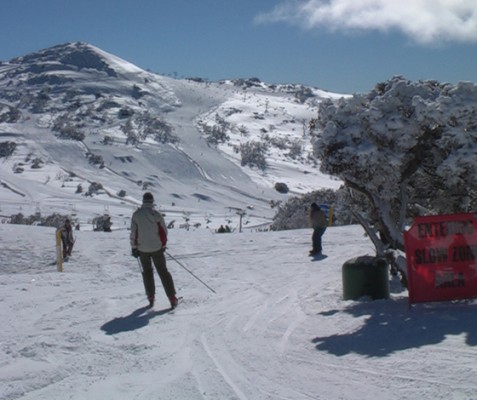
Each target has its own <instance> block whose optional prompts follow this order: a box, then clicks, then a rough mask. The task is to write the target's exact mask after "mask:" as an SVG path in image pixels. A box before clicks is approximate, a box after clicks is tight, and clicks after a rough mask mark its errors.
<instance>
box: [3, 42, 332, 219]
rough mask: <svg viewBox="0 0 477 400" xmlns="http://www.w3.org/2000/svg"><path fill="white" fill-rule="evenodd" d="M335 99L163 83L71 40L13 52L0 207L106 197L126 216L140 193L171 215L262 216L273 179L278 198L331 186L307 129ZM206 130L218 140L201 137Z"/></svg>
mask: <svg viewBox="0 0 477 400" xmlns="http://www.w3.org/2000/svg"><path fill="white" fill-rule="evenodd" d="M335 97H339V95H334V94H331V93H327V92H323V91H320V90H319V89H316V88H308V87H304V86H303V85H291V84H287V85H285V84H284V85H270V84H266V83H263V82H260V81H259V80H258V79H256V78H251V79H244V80H233V81H232V80H230V81H222V82H217V83H214V82H206V81H201V80H194V79H181V80H177V79H172V78H169V77H165V76H160V75H157V74H154V73H151V72H147V71H144V70H142V69H140V68H138V67H137V66H135V65H133V64H131V63H129V62H127V61H125V60H122V59H120V58H118V57H116V56H114V55H111V54H109V53H107V52H104V51H103V50H101V49H98V48H97V47H95V46H92V45H90V44H86V43H82V42H77V43H68V44H64V45H58V46H54V47H51V48H48V49H44V50H41V51H38V52H35V53H32V54H28V55H25V56H22V57H17V58H15V59H13V60H10V61H9V62H7V63H2V64H0V145H1V146H4V147H5V149H8V151H7V150H6V154H4V155H3V156H2V157H1V158H0V181H1V186H0V196H1V198H2V200H3V201H2V205H1V206H0V207H1V208H0V215H4V216H8V215H11V214H12V213H15V212H19V211H22V212H24V213H25V214H28V213H32V212H35V211H38V210H39V211H40V212H42V213H49V212H52V211H62V212H64V213H69V214H73V213H74V214H77V215H78V216H79V215H82V213H83V212H86V211H85V210H86V209H88V210H90V209H91V208H90V207H83V203H85V202H87V203H89V202H93V203H95V204H97V209H98V211H97V212H98V213H99V214H101V213H103V212H104V210H103V208H104V207H106V203H107V201H108V202H109V201H110V200H113V202H115V204H117V209H115V210H111V209H108V210H106V211H107V212H110V213H113V214H117V215H118V216H120V215H125V214H126V215H127V214H128V212H124V209H126V210H128V211H129V210H130V209H131V207H135V206H136V205H137V204H138V203H139V202H140V198H141V195H142V193H143V191H144V190H150V191H152V192H153V193H154V194H155V195H156V200H157V203H158V204H160V205H161V206H162V207H163V209H164V211H167V212H169V213H172V215H177V218H178V219H181V218H184V219H190V218H192V219H193V218H196V219H201V220H203V219H204V215H205V214H210V213H219V214H220V215H223V217H224V219H227V218H228V219H230V217H228V215H229V214H230V211H229V210H231V209H232V210H233V209H253V210H254V213H255V214H256V216H257V217H258V220H260V221H262V222H263V221H269V220H270V218H271V217H272V216H273V214H274V210H273V209H271V207H270V203H271V202H276V201H280V200H286V198H287V196H288V195H285V194H282V193H278V192H277V191H276V190H275V189H274V185H275V184H276V183H277V182H283V183H285V184H286V185H287V186H288V187H289V189H290V194H297V193H305V192H309V191H312V190H317V189H320V188H322V187H326V188H328V187H331V188H336V187H338V186H339V182H338V181H336V180H333V179H330V178H329V177H326V176H323V175H322V174H321V173H320V172H319V169H318V167H319V165H318V164H317V160H316V159H314V157H313V155H312V152H311V145H310V136H309V135H308V134H307V123H308V121H309V120H310V119H312V118H314V117H316V113H317V106H318V104H319V103H320V101H321V100H322V99H324V98H335ZM214 129H215V130H217V129H219V130H220V129H221V130H222V131H223V132H222V133H223V134H224V137H226V140H223V141H219V142H216V143H214V141H213V140H212V141H211V140H210V139H211V138H210V135H209V134H208V132H209V131H210V130H214ZM11 143H14V144H15V148H14V149H13V150H12V151H11V152H10V150H11V146H12V145H11ZM255 143H260V146H262V148H263V154H262V155H261V157H262V156H263V158H264V160H265V161H266V167H265V168H262V166H260V165H256V163H254V161H253V157H254V156H255V155H254V154H252V161H250V160H248V161H246V162H244V155H243V153H242V154H241V152H243V150H244V149H247V148H252V147H250V146H251V145H255ZM9 146H10V147H9ZM247 146H249V147H247ZM252 149H253V148H252ZM0 153H1V152H0ZM190 199H196V201H195V202H194V203H193V206H191V201H190ZM108 204H109V203H108ZM107 207H108V208H111V207H110V205H108V206H107ZM82 208H84V210H82ZM185 214H187V215H188V216H187V217H184V215H185ZM232 214H233V212H232ZM189 216H192V217H189ZM196 216H197V217H196ZM78 218H80V217H78ZM83 218H84V217H83ZM86 218H87V219H90V218H91V215H89V216H87V217H86Z"/></svg>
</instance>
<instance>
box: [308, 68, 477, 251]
mask: <svg viewBox="0 0 477 400" xmlns="http://www.w3.org/2000/svg"><path fill="white" fill-rule="evenodd" d="M476 105H477V85H475V84H473V83H459V84H457V85H450V84H441V83H438V82H436V81H424V82H422V81H420V82H410V81H408V80H406V79H404V78H402V77H394V78H393V79H391V80H389V81H387V82H384V83H380V84H378V85H376V87H375V89H374V90H372V91H371V92H370V93H368V94H356V95H354V96H352V97H348V98H342V99H341V100H339V101H338V102H332V101H324V102H323V103H322V104H321V105H320V108H319V112H318V118H317V119H316V120H315V121H313V124H312V125H314V126H315V128H314V130H313V132H312V133H313V135H314V152H315V155H316V156H317V157H318V158H319V159H321V171H322V172H325V173H328V174H331V175H335V176H338V177H340V178H341V179H342V180H343V182H344V184H345V185H346V187H347V189H348V193H349V206H350V207H351V208H352V209H353V213H354V214H355V216H356V218H357V219H358V221H359V222H360V224H361V225H363V227H364V228H365V230H366V231H367V233H368V234H369V236H370V238H371V240H372V241H373V243H374V245H375V246H376V250H377V255H378V256H385V255H388V254H389V253H390V252H392V249H395V250H401V251H402V250H404V239H403V235H402V233H403V231H404V230H405V228H406V225H407V224H409V223H410V222H411V220H412V217H414V216H416V215H426V214H447V213H453V212H468V211H471V210H475V205H476V199H477V106H476ZM390 249H391V251H388V250H390Z"/></svg>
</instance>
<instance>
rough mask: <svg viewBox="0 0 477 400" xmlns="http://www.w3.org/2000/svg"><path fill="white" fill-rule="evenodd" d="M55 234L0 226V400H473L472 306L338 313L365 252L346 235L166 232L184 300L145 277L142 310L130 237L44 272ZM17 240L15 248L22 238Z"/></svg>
mask: <svg viewBox="0 0 477 400" xmlns="http://www.w3.org/2000/svg"><path fill="white" fill-rule="evenodd" d="M54 233H55V230H54V229H53V228H47V227H34V226H33V227H32V226H18V225H7V224H0V265H1V268H0V278H1V279H0V291H1V296H0V319H1V321H2V329H1V330H0V398H1V399H2V400H14V399H22V400H64V399H71V400H85V399H89V400H131V399H137V400H157V399H160V400H209V399H210V400H223V399H230V400H236V399H237V400H276V399H281V400H311V399H313V400H356V399H381V400H403V399H407V400H414V399H426V400H430V399H432V400H437V399H439V400H448V399H456V400H457V399H459V400H475V399H476V398H477V383H476V379H475V376H476V372H477V371H476V363H475V358H476V357H477V335H476V332H477V320H476V318H475V312H476V310H475V307H476V304H475V301H473V302H469V303H465V302H456V303H438V304H418V305H415V306H413V308H412V309H409V307H408V300H407V292H406V291H402V288H401V286H400V284H399V282H398V279H397V278H394V280H391V298H390V299H389V300H376V301H372V302H371V301H366V300H363V301H343V298H342V286H341V266H342V264H343V262H344V261H346V260H347V259H349V258H352V257H355V256H358V255H363V254H366V253H368V254H373V247H372V245H371V242H370V241H369V239H368V238H367V237H365V236H364V235H363V231H362V229H361V228H360V227H358V226H343V227H332V228H329V229H328V231H327V232H326V233H325V236H324V240H323V244H324V253H325V254H326V255H327V257H326V258H324V259H321V260H314V261H313V260H310V258H309V257H308V256H307V254H308V249H309V248H310V236H311V232H310V230H307V229H305V230H290V231H281V232H243V233H241V234H240V233H232V234H215V233H212V232H210V231H207V230H205V229H199V230H195V231H189V232H187V231H186V230H184V229H173V230H171V231H170V235H169V250H168V252H170V254H172V255H173V256H174V257H175V258H176V259H177V260H178V261H179V262H180V263H182V264H183V265H184V266H186V267H187V268H188V269H189V270H191V271H192V272H193V273H194V274H195V275H196V276H198V277H199V278H200V279H201V280H202V281H203V282H205V283H206V284H207V285H209V286H210V287H211V288H213V289H214V290H215V292H216V293H215V294H214V293H212V292H211V291H210V290H209V289H207V287H205V286H204V285H203V284H201V283H200V282H199V281H197V280H196V279H195V278H194V277H192V276H191V275H190V274H189V273H188V272H187V271H186V270H184V269H183V268H182V267H181V266H179V265H178V264H177V263H176V261H174V260H172V259H170V258H168V266H169V269H170V271H171V273H172V275H173V277H174V279H175V284H176V288H177V290H178V294H179V295H181V296H183V298H184V301H183V303H182V304H181V305H180V306H179V308H178V309H177V310H176V311H175V312H174V314H170V313H167V312H166V311H165V308H167V307H168V301H167V298H166V296H165V294H164V293H163V290H162V288H161V286H160V283H159V279H158V278H157V274H156V282H157V283H158V285H159V286H158V288H157V301H156V305H155V306H154V309H151V310H148V309H146V308H145V307H144V306H145V305H146V304H147V301H146V297H145V295H144V289H143V285H142V281H141V275H140V271H139V267H138V265H137V262H136V260H135V259H134V258H132V257H131V256H130V253H129V243H128V233H127V232H126V231H120V230H116V231H113V232H112V233H103V232H88V231H80V232H77V242H76V245H75V249H74V251H73V256H72V258H71V260H70V261H69V262H68V263H66V264H65V266H64V272H63V273H59V272H57V271H56V267H55V265H52V261H53V260H54V247H53V243H54ZM18 238H22V240H18Z"/></svg>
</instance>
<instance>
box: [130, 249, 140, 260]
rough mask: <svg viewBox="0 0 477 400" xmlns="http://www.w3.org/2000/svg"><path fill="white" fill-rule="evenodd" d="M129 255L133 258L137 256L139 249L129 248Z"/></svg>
mask: <svg viewBox="0 0 477 400" xmlns="http://www.w3.org/2000/svg"><path fill="white" fill-rule="evenodd" d="M131 255H132V256H133V257H134V258H138V257H139V250H138V249H131Z"/></svg>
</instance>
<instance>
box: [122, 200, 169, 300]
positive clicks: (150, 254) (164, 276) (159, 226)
mask: <svg viewBox="0 0 477 400" xmlns="http://www.w3.org/2000/svg"><path fill="white" fill-rule="evenodd" d="M130 239H131V249H132V250H131V253H132V255H133V257H136V258H138V257H139V260H140V261H141V266H142V278H143V282H144V289H145V290H146V295H147V298H148V300H149V305H150V306H151V307H152V306H153V305H154V298H155V294H156V287H155V283H154V271H153V269H152V262H154V265H155V267H156V270H157V272H158V274H159V277H160V278H161V282H162V286H163V287H164V291H165V292H166V295H167V297H168V298H169V302H170V303H171V307H172V308H174V307H176V306H177V297H176V290H175V288H174V281H173V279H172V275H171V274H170V272H169V271H168V270H167V266H166V258H165V256H164V251H165V250H166V244H167V227H166V224H165V222H164V218H163V217H162V215H161V213H160V212H158V211H157V210H155V209H154V197H153V195H152V194H151V193H149V192H147V193H144V196H143V198H142V206H141V207H140V208H139V209H138V210H136V211H135V212H134V214H133V216H132V219H131V235H130Z"/></svg>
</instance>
